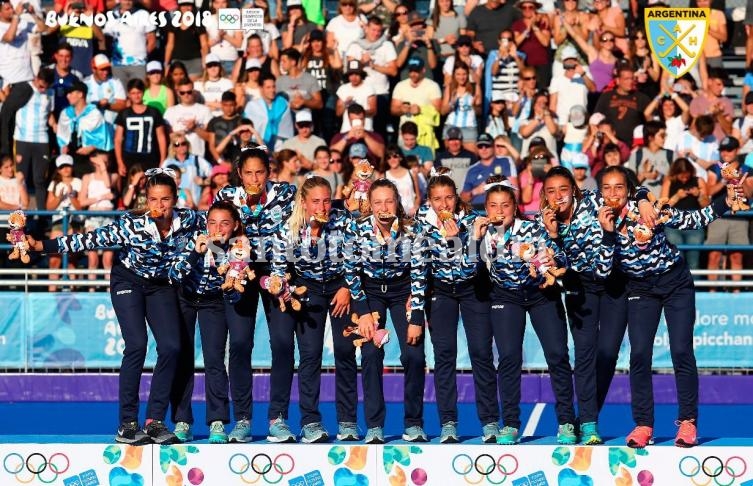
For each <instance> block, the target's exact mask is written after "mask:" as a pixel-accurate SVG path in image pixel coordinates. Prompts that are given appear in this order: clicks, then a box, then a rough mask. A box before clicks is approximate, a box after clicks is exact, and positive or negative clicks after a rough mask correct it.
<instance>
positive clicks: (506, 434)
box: [497, 426, 519, 445]
mask: <svg viewBox="0 0 753 486" xmlns="http://www.w3.org/2000/svg"><path fill="white" fill-rule="evenodd" d="M518 440H519V437H518V429H516V428H515V427H509V426H504V427H502V430H500V431H499V435H498V436H497V444H500V445H514V444H517V443H518Z"/></svg>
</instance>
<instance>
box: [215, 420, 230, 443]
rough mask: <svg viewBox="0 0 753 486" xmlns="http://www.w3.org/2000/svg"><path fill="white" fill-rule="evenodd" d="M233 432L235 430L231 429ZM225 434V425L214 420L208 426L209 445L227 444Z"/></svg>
mask: <svg viewBox="0 0 753 486" xmlns="http://www.w3.org/2000/svg"><path fill="white" fill-rule="evenodd" d="M233 431H235V429H233ZM227 441H228V438H227V432H225V424H223V423H222V421H220V420H215V421H214V422H212V423H211V424H209V443H210V444H227Z"/></svg>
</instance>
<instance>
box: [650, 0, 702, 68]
mask: <svg viewBox="0 0 753 486" xmlns="http://www.w3.org/2000/svg"><path fill="white" fill-rule="evenodd" d="M709 15H710V10H709V9H708V8H663V7H658V8H656V7H654V8H647V9H645V18H644V20H645V25H646V37H647V38H648V43H649V46H650V47H651V52H652V54H653V56H654V58H655V59H656V60H657V61H658V62H659V65H661V67H663V68H664V70H665V71H667V72H668V73H669V74H670V75H671V76H674V77H675V78H679V77H680V76H682V75H684V74H685V73H687V72H688V71H690V70H691V69H692V68H693V66H694V65H695V63H696V62H697V61H698V59H699V58H700V57H701V52H702V51H703V45H704V44H703V43H704V41H705V40H706V33H707V32H708V29H709Z"/></svg>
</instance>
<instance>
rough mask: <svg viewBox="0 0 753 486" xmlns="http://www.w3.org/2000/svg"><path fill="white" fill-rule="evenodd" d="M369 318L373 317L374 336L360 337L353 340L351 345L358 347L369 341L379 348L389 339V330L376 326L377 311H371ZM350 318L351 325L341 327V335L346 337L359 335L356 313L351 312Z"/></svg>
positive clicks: (377, 319) (377, 320)
mask: <svg viewBox="0 0 753 486" xmlns="http://www.w3.org/2000/svg"><path fill="white" fill-rule="evenodd" d="M371 318H372V319H374V327H375V329H374V337H373V338H371V339H366V338H364V337H362V338H358V339H356V340H354V341H353V345H354V346H356V347H357V348H360V347H361V346H363V344H364V343H367V342H369V341H371V342H373V343H374V346H376V347H377V348H381V347H382V346H384V345H385V344H387V343H388V342H389V341H390V332H389V331H388V330H387V329H379V328H378V327H376V326H377V322H379V312H376V311H375V312H372V313H371ZM351 320H352V321H353V325H352V326H348V327H346V328H345V329H343V336H345V337H348V336H350V335H351V334H355V335H356V336H360V334H358V315H357V314H353V315H352V316H351Z"/></svg>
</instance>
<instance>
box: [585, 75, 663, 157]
mask: <svg viewBox="0 0 753 486" xmlns="http://www.w3.org/2000/svg"><path fill="white" fill-rule="evenodd" d="M615 81H616V84H615V88H614V89H613V90H611V91H606V92H604V93H602V94H601V96H600V97H599V101H598V102H597V103H596V107H595V108H594V112H596V113H602V114H603V115H604V116H605V117H606V118H607V120H609V121H611V122H612V125H613V126H614V130H615V133H616V135H617V138H619V139H620V140H621V141H622V142H624V143H625V144H626V145H628V146H630V145H632V141H633V130H634V129H635V127H637V126H638V125H640V124H642V123H643V121H644V119H643V112H644V111H646V107H647V106H648V104H649V103H650V100H649V99H648V97H647V96H646V95H644V94H643V93H641V92H639V91H636V89H635V75H634V73H633V70H632V67H630V66H629V65H627V64H624V63H623V64H621V65H620V66H619V67H618V68H617V70H616V73H615Z"/></svg>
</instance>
